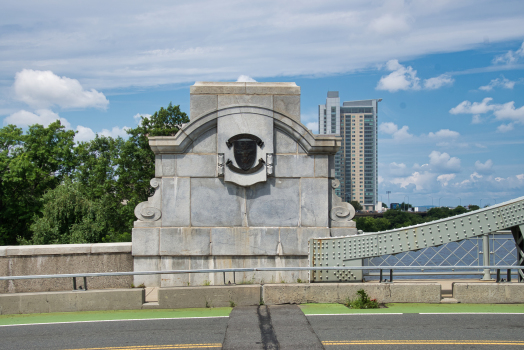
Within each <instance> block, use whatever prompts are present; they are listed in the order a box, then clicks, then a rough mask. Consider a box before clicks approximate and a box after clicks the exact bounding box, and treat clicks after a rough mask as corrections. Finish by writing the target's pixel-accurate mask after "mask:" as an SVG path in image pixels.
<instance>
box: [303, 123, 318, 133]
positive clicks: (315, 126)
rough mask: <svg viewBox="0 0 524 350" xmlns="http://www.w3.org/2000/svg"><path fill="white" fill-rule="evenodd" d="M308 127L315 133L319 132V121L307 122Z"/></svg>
mask: <svg viewBox="0 0 524 350" xmlns="http://www.w3.org/2000/svg"><path fill="white" fill-rule="evenodd" d="M306 128H308V129H309V130H311V131H313V134H318V122H309V123H307V124H306Z"/></svg>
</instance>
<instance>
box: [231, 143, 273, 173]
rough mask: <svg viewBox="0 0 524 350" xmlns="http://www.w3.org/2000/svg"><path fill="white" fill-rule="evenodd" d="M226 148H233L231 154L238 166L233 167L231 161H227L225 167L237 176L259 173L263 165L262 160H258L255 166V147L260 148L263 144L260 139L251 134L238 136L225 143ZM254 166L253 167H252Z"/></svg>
mask: <svg viewBox="0 0 524 350" xmlns="http://www.w3.org/2000/svg"><path fill="white" fill-rule="evenodd" d="M226 145H227V147H228V148H231V147H233V154H234V156H235V161H236V163H237V165H238V167H237V166H235V165H234V164H233V161H232V160H231V159H228V160H227V162H226V166H227V167H228V168H229V169H230V170H231V171H233V172H235V173H238V174H252V173H256V172H257V171H259V170H260V169H261V168H262V167H263V166H264V164H265V161H264V159H262V158H260V159H259V160H258V164H257V165H255V161H256V158H257V145H258V146H260V147H262V146H263V145H264V142H262V140H261V139H260V138H258V137H257V136H255V135H251V134H238V135H235V136H233V137H231V138H230V139H229V140H227V141H226ZM253 165H255V166H253Z"/></svg>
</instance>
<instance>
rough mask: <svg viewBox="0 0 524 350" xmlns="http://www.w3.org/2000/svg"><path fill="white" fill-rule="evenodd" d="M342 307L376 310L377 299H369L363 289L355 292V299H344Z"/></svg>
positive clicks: (377, 305)
mask: <svg viewBox="0 0 524 350" xmlns="http://www.w3.org/2000/svg"><path fill="white" fill-rule="evenodd" d="M344 305H345V306H346V307H348V308H350V309H378V308H379V304H378V302H377V299H369V296H368V294H367V293H366V291H365V290H364V289H360V290H359V291H357V297H356V299H353V300H352V299H350V298H349V297H347V298H346V302H345V303H344Z"/></svg>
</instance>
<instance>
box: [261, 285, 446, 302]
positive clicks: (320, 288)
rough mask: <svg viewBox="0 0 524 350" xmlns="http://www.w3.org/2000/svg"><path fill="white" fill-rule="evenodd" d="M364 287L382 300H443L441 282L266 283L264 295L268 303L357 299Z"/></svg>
mask: <svg viewBox="0 0 524 350" xmlns="http://www.w3.org/2000/svg"><path fill="white" fill-rule="evenodd" d="M360 289H364V290H365V291H366V293H367V294H368V295H369V297H370V298H371V299H377V301H378V302H379V303H440V299H441V298H440V284H438V283H424V284H421V283H402V284H394V283H311V284H309V283H304V284H286V285H278V284H267V285H264V290H263V297H264V303H266V304H267V305H278V304H304V303H343V302H345V301H346V299H347V298H349V299H355V298H356V297H357V291H358V290H360Z"/></svg>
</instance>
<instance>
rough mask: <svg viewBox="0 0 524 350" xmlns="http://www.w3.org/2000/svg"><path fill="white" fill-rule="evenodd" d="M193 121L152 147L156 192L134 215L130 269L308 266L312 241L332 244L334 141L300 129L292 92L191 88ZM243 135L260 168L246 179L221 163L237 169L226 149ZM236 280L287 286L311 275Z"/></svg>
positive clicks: (288, 88) (170, 279)
mask: <svg viewBox="0 0 524 350" xmlns="http://www.w3.org/2000/svg"><path fill="white" fill-rule="evenodd" d="M190 113H191V122H190V123H189V124H187V125H184V126H183V127H182V128H181V130H180V131H179V132H178V133H177V135H175V136H167V137H152V138H150V145H151V148H152V150H153V151H154V152H155V155H156V162H155V178H154V179H152V180H151V185H152V186H153V187H155V188H156V192H155V194H154V195H153V197H151V198H150V199H149V200H148V202H143V203H140V204H139V205H138V206H137V207H136V209H135V214H136V216H137V218H138V221H136V222H135V226H134V227H135V228H134V229H133V250H132V252H133V257H134V270H135V271H148V270H185V269H199V268H202V269H209V268H233V267H262V266H264V267H271V266H273V267H285V266H307V265H308V240H309V239H310V238H313V237H314V238H320V237H329V236H330V235H331V233H330V232H331V231H330V228H331V227H332V221H333V219H332V217H331V216H330V210H331V209H332V207H333V203H334V201H333V187H334V185H333V182H334V181H336V180H335V179H334V154H335V153H336V151H337V150H338V148H339V147H340V138H338V137H336V136H327V135H313V134H312V133H311V132H310V131H309V130H307V129H306V128H305V127H304V126H303V125H302V124H301V123H300V88H299V87H297V86H296V85H295V84H294V83H196V84H195V85H194V86H192V87H191V107H190ZM242 135H251V136H252V137H254V138H255V139H258V140H259V141H260V142H258V143H257V146H256V159H255V160H256V162H258V164H259V165H260V164H264V165H263V167H262V168H260V167H259V168H256V167H254V168H253V171H252V172H245V173H243V172H242V171H240V172H239V171H234V169H232V168H231V167H230V166H228V164H226V160H227V162H232V164H236V163H235V162H238V160H236V155H234V153H233V150H234V146H233V147H232V146H231V143H230V142H229V140H232V139H233V138H234V137H237V136H238V137H240V136H242ZM242 137H245V136H242ZM248 137H250V136H248ZM256 162H255V164H256ZM236 166H238V164H236ZM234 278H235V279H236V281H237V282H239V281H242V280H244V281H251V282H261V281H265V282H270V281H278V282H280V281H286V282H292V281H296V280H297V279H302V280H306V279H307V273H304V272H302V273H298V272H275V273H256V274H240V273H239V274H237V275H235V276H234ZM223 279H224V278H223V275H222V274H218V275H216V276H215V274H194V275H189V276H188V275H157V276H135V278H134V281H135V284H141V283H144V284H145V285H146V286H161V287H169V286H180V285H188V284H189V285H199V284H207V283H211V284H222V283H223ZM226 279H227V281H229V280H231V282H233V280H234V279H233V276H229V277H226Z"/></svg>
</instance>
